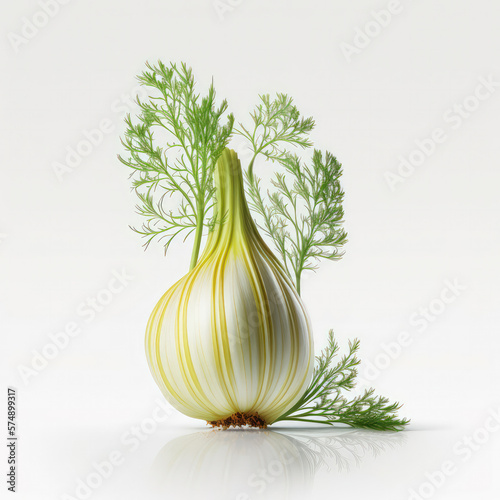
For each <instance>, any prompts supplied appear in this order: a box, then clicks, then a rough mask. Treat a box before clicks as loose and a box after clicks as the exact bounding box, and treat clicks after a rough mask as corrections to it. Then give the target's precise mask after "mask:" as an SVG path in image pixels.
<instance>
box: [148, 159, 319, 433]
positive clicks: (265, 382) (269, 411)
mask: <svg viewBox="0 0 500 500" xmlns="http://www.w3.org/2000/svg"><path fill="white" fill-rule="evenodd" d="M215 184H216V190H217V207H216V208H217V210H216V214H217V216H216V220H215V225H214V229H213V231H211V233H210V234H209V237H208V240H207V245H206V248H205V250H204V252H203V254H202V255H201V257H200V260H199V262H198V264H197V265H196V267H195V268H194V269H192V270H191V271H190V272H189V273H188V274H187V275H186V276H184V278H182V279H181V280H179V281H178V282H177V283H176V284H175V285H173V286H172V287H171V288H170V289H169V290H168V291H167V292H166V293H165V295H164V296H163V297H162V298H161V299H160V301H159V302H158V304H157V305H156V307H155V309H154V310H153V312H152V314H151V317H150V319H149V323H148V326H147V332H146V353H147V357H148V362H149V366H150V369H151V372H152V374H153V376H154V378H155V380H156V383H157V384H158V386H159V387H160V389H161V390H162V392H163V394H164V395H165V397H166V398H167V400H168V401H169V402H170V403H171V404H172V405H173V406H174V407H175V408H176V409H178V410H179V411H181V412H182V413H184V414H186V415H189V416H191V417H194V418H199V419H204V420H208V421H214V420H219V419H225V418H228V417H230V416H231V415H233V414H235V413H242V414H244V416H245V415H247V416H248V417H250V416H252V415H254V414H255V413H258V415H259V416H260V417H261V419H263V421H264V423H267V424H270V423H272V422H274V421H275V420H276V419H277V418H278V417H279V416H281V415H282V414H283V413H285V412H286V411H287V410H288V409H290V408H291V407H292V406H293V405H294V404H295V403H296V402H297V401H298V400H299V398H300V397H301V396H302V394H303V393H304V391H305V390H306V388H307V385H308V383H309V380H310V377H311V373H312V369H313V361H314V349H313V341H312V332H311V327H310V324H309V319H308V316H307V313H306V310H305V307H304V305H303V303H302V300H301V299H300V297H299V295H298V294H297V292H296V290H295V288H294V286H293V284H292V283H291V281H290V279H289V278H288V277H287V276H286V273H285V271H284V269H283V267H282V266H281V265H280V264H279V262H278V261H277V260H276V258H275V257H274V255H273V254H272V252H271V251H270V250H269V248H268V247H267V245H266V244H265V243H264V241H263V240H262V238H261V237H260V235H259V233H258V232H257V228H256V227H255V224H254V222H253V220H252V217H251V215H250V212H249V210H248V206H247V204H246V201H245V194H244V189H243V179H242V173H241V166H240V162H239V160H238V157H237V156H236V153H235V152H234V151H231V150H228V149H226V150H225V151H224V152H223V153H222V156H221V157H220V158H219V160H218V162H217V167H216V171H215Z"/></svg>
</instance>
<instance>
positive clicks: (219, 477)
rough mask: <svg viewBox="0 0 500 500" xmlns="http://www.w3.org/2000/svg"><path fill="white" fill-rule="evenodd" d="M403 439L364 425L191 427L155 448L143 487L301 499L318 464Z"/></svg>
mask: <svg viewBox="0 0 500 500" xmlns="http://www.w3.org/2000/svg"><path fill="white" fill-rule="evenodd" d="M283 430H284V429H283ZM405 441H406V435H405V434H403V433H400V432H394V433H393V432H384V433H382V432H375V431H369V430H364V429H363V430H354V431H353V430H350V429H336V430H331V429H316V430H311V429H307V428H303V429H298V428H296V429H294V430H290V431H289V432H287V433H286V434H285V433H284V432H281V431H280V432H274V431H260V430H255V429H251V430H236V429H231V430H228V431H226V432H219V431H205V432H196V433H194V434H188V435H185V436H181V437H178V438H176V439H173V440H172V441H169V442H168V443H167V444H166V445H165V446H164V447H163V448H162V449H161V451H160V453H159V454H158V456H157V457H156V460H155V462H154V465H153V470H152V477H151V481H150V484H151V486H152V488H153V490H152V491H150V492H148V493H150V495H149V497H151V498H156V496H153V495H155V494H157V493H159V494H160V496H159V498H167V497H166V496H163V495H165V494H166V493H167V492H168V498H182V499H184V498H185V499H191V498H193V499H203V500H211V499H214V500H215V499H216V500H226V499H227V500H265V499H272V500H280V499H286V500H293V499H299V498H300V499H301V500H302V499H304V498H310V496H309V492H310V490H311V489H312V484H313V479H314V475H315V474H316V473H317V472H318V471H319V470H320V469H321V468H324V469H327V470H334V471H346V470H348V469H349V468H350V466H351V465H353V464H354V465H358V466H359V465H360V463H361V462H362V461H363V460H364V459H365V458H368V457H374V456H378V455H380V454H381V453H382V452H383V451H387V450H388V449H389V448H395V447H396V446H401V445H402V444H403V443H405ZM398 453H399V452H398Z"/></svg>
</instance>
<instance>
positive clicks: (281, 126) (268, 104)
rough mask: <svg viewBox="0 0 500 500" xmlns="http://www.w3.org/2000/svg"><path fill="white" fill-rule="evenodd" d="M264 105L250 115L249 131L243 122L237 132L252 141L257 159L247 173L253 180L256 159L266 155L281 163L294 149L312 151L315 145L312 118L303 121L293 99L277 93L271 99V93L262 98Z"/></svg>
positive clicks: (269, 158) (236, 129) (258, 106)
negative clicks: (290, 149) (310, 134)
mask: <svg viewBox="0 0 500 500" xmlns="http://www.w3.org/2000/svg"><path fill="white" fill-rule="evenodd" d="M259 97H260V100H261V102H260V103H259V104H258V105H257V107H256V109H255V111H254V112H253V113H250V116H251V118H252V121H253V127H252V128H245V127H244V126H243V125H242V124H241V123H240V124H239V128H235V130H234V133H235V134H239V135H242V136H243V137H245V138H246V139H248V141H249V142H250V147H251V150H252V152H253V157H252V159H251V161H250V164H249V166H248V171H247V174H248V176H249V177H250V179H252V178H253V164H254V161H255V158H256V157H257V156H258V155H259V154H262V155H263V156H265V157H266V158H267V159H268V160H271V161H280V160H283V159H284V158H285V157H286V156H287V154H288V148H289V147H290V146H295V147H300V148H308V147H311V146H312V142H311V141H310V140H309V138H308V134H309V133H310V132H311V130H312V129H313V128H314V120H313V119H312V117H309V118H302V117H301V115H300V112H299V110H298V109H297V107H296V106H295V104H293V99H292V98H291V97H289V96H288V95H286V94H279V93H278V94H276V98H275V99H271V97H270V96H269V94H264V95H261V96H259Z"/></svg>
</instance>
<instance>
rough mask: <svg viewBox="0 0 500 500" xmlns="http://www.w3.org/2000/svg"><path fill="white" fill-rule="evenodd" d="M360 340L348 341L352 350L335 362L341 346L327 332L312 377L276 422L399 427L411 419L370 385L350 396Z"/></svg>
mask: <svg viewBox="0 0 500 500" xmlns="http://www.w3.org/2000/svg"><path fill="white" fill-rule="evenodd" d="M358 349H359V341H358V340H354V341H349V352H348V353H347V354H346V355H344V356H342V357H341V358H340V360H339V361H338V362H337V363H336V364H334V365H332V362H333V360H334V358H335V357H336V356H337V354H338V351H339V346H338V344H337V342H336V340H335V339H334V336H333V331H332V330H330V332H329V334H328V346H327V347H326V349H325V350H324V351H323V352H322V353H321V354H320V355H319V356H317V358H316V366H315V368H314V373H313V378H312V381H311V383H310V384H309V387H308V388H307V390H306V392H305V393H304V394H303V396H302V397H301V398H300V400H299V401H298V402H297V403H296V404H295V405H294V406H293V407H292V408H291V409H290V410H288V411H287V412H286V413H284V414H283V415H281V416H280V417H279V418H278V419H277V420H276V422H279V421H283V420H291V421H296V422H313V423H321V424H329V425H335V424H346V425H349V426H351V427H360V428H366V429H373V430H381V431H400V430H402V429H403V428H404V427H405V426H406V425H407V424H408V423H409V422H410V421H409V420H408V419H406V418H400V417H398V415H397V412H398V410H399V409H400V408H401V405H400V404H399V403H390V402H389V400H388V399H387V398H385V397H382V396H375V395H374V389H367V390H365V391H364V393H363V394H362V395H360V396H356V397H354V398H352V399H349V398H347V397H346V396H345V394H344V392H349V391H350V390H352V389H354V387H355V386H356V376H357V374H358V370H357V367H358V365H359V363H360V361H359V359H358V358H357V356H356V353H357V351H358Z"/></svg>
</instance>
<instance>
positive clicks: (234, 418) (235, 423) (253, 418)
mask: <svg viewBox="0 0 500 500" xmlns="http://www.w3.org/2000/svg"><path fill="white" fill-rule="evenodd" d="M207 424H209V425H211V426H212V427H221V428H222V429H229V427H245V426H248V427H258V428H259V429H265V428H266V427H267V424H266V422H265V421H264V419H263V418H262V417H261V416H260V415H259V414H258V413H257V412H256V413H241V412H239V411H237V412H236V413H233V414H232V415H230V416H229V417H226V418H221V419H220V420H212V421H207Z"/></svg>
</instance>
